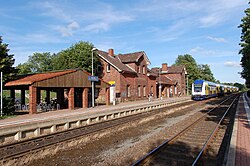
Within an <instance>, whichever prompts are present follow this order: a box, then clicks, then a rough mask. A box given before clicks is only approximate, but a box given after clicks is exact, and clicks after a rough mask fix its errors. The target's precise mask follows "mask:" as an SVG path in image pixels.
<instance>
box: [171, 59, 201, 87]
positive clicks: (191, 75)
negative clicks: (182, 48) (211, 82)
mask: <svg viewBox="0 0 250 166" xmlns="http://www.w3.org/2000/svg"><path fill="white" fill-rule="evenodd" d="M174 65H175V66H179V65H183V66H185V68H186V70H187V73H188V82H189V85H188V89H189V91H190V90H191V85H192V83H193V82H194V80H196V79H201V72H200V70H199V67H198V65H197V63H196V61H195V59H194V58H193V57H192V56H191V55H189V54H185V55H178V57H177V59H176V60H175V64H174Z"/></svg>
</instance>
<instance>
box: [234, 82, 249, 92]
mask: <svg viewBox="0 0 250 166" xmlns="http://www.w3.org/2000/svg"><path fill="white" fill-rule="evenodd" d="M233 86H236V87H238V88H239V91H247V88H246V85H245V84H240V83H234V84H233Z"/></svg>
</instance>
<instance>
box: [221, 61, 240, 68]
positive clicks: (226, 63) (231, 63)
mask: <svg viewBox="0 0 250 166" xmlns="http://www.w3.org/2000/svg"><path fill="white" fill-rule="evenodd" d="M224 65H225V66H227V67H241V65H240V62H236V61H226V62H225V63H224Z"/></svg>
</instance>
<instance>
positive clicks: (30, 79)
mask: <svg viewBox="0 0 250 166" xmlns="http://www.w3.org/2000/svg"><path fill="white" fill-rule="evenodd" d="M75 71H76V70H65V71H57V72H47V73H39V74H33V75H28V76H26V77H23V78H21V79H18V80H14V81H10V82H7V83H6V84H5V86H16V85H31V84H33V83H35V82H38V81H42V80H46V79H50V78H53V77H57V76H61V75H64V74H68V73H73V72H75Z"/></svg>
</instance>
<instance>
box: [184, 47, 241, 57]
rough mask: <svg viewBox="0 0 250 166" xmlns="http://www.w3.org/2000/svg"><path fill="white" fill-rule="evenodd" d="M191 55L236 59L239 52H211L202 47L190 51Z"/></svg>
mask: <svg viewBox="0 0 250 166" xmlns="http://www.w3.org/2000/svg"><path fill="white" fill-rule="evenodd" d="M189 53H190V54H191V55H195V56H199V57H200V56H204V57H214V58H215V57H217V58H220V57H235V56H236V55H238V53H237V51H221V50H210V49H206V48H203V47H200V46H197V47H194V48H192V49H190V51H189Z"/></svg>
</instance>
